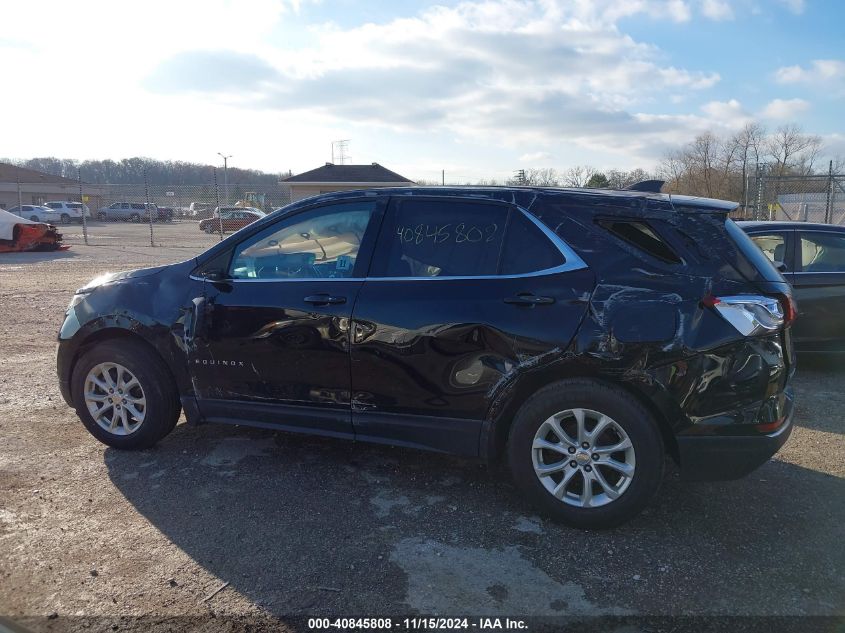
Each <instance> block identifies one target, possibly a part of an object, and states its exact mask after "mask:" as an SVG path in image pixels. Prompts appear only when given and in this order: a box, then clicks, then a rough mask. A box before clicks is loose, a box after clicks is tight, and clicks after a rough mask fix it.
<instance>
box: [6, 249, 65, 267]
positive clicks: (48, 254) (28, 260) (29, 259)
mask: <svg viewBox="0 0 845 633" xmlns="http://www.w3.org/2000/svg"><path fill="white" fill-rule="evenodd" d="M74 257H77V253H74V252H73V247H71V248H70V249H69V250H64V251H27V252H22V253H1V254H0V266H2V265H4V264H37V263H39V262H51V261H55V260H57V259H73V258H74Z"/></svg>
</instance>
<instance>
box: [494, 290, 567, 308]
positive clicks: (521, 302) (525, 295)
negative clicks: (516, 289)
mask: <svg viewBox="0 0 845 633" xmlns="http://www.w3.org/2000/svg"><path fill="white" fill-rule="evenodd" d="M504 302H505V303H509V304H511V305H517V306H528V307H533V306H542V305H550V304H552V303H554V302H555V300H554V297H538V296H536V295H533V294H531V293H530V292H520V293H519V294H517V295H516V296H513V297H505V299H504Z"/></svg>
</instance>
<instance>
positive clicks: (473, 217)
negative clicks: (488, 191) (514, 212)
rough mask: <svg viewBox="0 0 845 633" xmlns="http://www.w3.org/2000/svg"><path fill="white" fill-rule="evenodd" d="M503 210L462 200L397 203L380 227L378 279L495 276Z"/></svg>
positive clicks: (501, 233)
mask: <svg viewBox="0 0 845 633" xmlns="http://www.w3.org/2000/svg"><path fill="white" fill-rule="evenodd" d="M507 217H508V207H506V206H504V205H499V204H490V203H486V202H469V201H463V200H454V201H453V200H426V199H416V200H413V199H410V200H396V201H395V202H394V204H393V206H392V208H391V212H390V213H389V215H388V218H387V219H386V221H385V225H384V228H383V229H382V235H383V236H384V239H383V240H382V245H383V246H382V247H380V248H379V261H378V262H377V263H376V266H375V268H376V271H377V272H376V274H375V276H379V277H483V276H490V275H495V274H496V271H497V269H498V264H499V255H500V252H501V249H502V238H503V236H504V234H505V224H506V222H507Z"/></svg>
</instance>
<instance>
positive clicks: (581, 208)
mask: <svg viewBox="0 0 845 633" xmlns="http://www.w3.org/2000/svg"><path fill="white" fill-rule="evenodd" d="M735 207H736V205H735V204H733V203H728V202H722V201H718V200H708V199H702V198H690V197H685V196H675V195H672V196H671V197H670V196H668V195H663V194H659V193H650V192H648V191H624V192H620V191H600V190H591V191H585V190H578V189H573V190H566V189H563V190H553V189H541V188H528V187H526V188H490V189H481V188H421V187H419V188H417V187H415V188H395V189H376V190H369V191H366V192H362V191H350V192H343V193H332V194H325V195H322V196H317V197H313V198H309V199H307V200H302V201H298V202H296V203H294V204H291V205H289V206H287V207H285V208H283V209H280V210H278V211H276V212H274V213H272V214H270V215H269V216H266V217H263V218H261V219H260V220H257V221H256V222H254V223H253V224H251V225H249V226H248V227H246V228H244V229H243V230H241V231H240V232H238V233H235V234H234V235H232V236H230V237H229V238H227V239H225V240H223V241H221V242H220V243H219V244H217V245H215V246H213V247H212V248H210V249H209V250H207V251H206V252H205V253H203V254H201V255H199V256H198V257H196V258H192V259H190V260H188V261H185V262H182V263H179V264H172V265H169V266H160V267H157V268H148V269H142V270H135V271H129V272H124V273H118V274H111V275H104V276H101V277H98V278H97V279H96V280H94V281H92V282H91V283H89V284H88V285H87V286H85V287H84V288H82V289H81V290H79V291H78V292H77V294H76V295H75V296H74V297H73V299H72V301H71V303H70V306H69V308H68V311H67V314H66V318H65V321H64V324H63V325H62V328H61V332H60V334H59V349H58V363H57V368H58V378H59V385H60V388H61V392H62V395H63V397H64V399H65V400H66V401H67V403H68V404H69V405H71V406H72V407H74V408H75V409H76V413H77V415H78V416H79V417H80V419H81V420H82V423H83V424H84V425H85V427H86V428H87V429H88V431H90V432H91V434H93V435H94V436H95V437H96V438H97V439H98V440H100V441H101V442H104V443H105V444H108V445H109V446H113V447H116V448H121V449H141V448H145V447H149V446H151V445H153V444H155V443H156V442H157V441H159V440H161V439H162V438H164V437H165V436H166V435H167V434H168V433H170V431H172V430H173V428H174V426H175V424H176V421H177V419H178V418H179V415H180V410H184V412H185V416H186V418H187V421H188V423H189V424H203V423H208V422H216V423H229V424H244V425H255V426H260V427H264V428H274V429H281V430H287V431H298V432H305V433H312V434H317V435H329V436H332V437H342V438H350V439H352V438H354V439H357V440H363V441H371V442H379V443H386V444H395V445H400V446H407V447H415V448H424V449H431V450H435V451H441V452H446V453H452V454H457V455H465V456H471V457H481V458H483V459H485V460H494V459H496V458H497V457H498V456H500V455H504V456H506V457H507V460H508V463H509V466H510V470H511V472H512V475H513V477H514V480H515V482H516V484H517V486H518V488H519V490H520V491H521V493H522V494H523V495H524V496H525V497H527V498H528V499H530V500H531V501H533V502H534V503H535V504H536V505H537V506H538V507H539V508H540V509H542V510H543V511H544V512H546V513H547V514H549V515H551V516H552V517H555V518H557V519H559V520H561V521H564V522H566V523H569V524H571V525H575V526H579V527H585V528H601V527H608V526H611V525H616V524H619V523H621V522H623V521H625V520H627V519H630V518H631V517H633V516H634V515H636V514H637V513H638V512H640V511H641V510H642V509H643V508H644V507H645V505H646V504H647V503H648V501H649V499H650V498H651V497H652V495H653V494H654V492H655V491H656V490H657V487H658V485H659V483H660V481H661V478H662V473H663V464H664V454H665V453H669V454H670V455H671V456H672V457H674V458H675V459H676V460H677V461H678V462H679V464H680V469H681V473H682V474H683V475H684V476H685V477H687V478H693V479H732V478H737V477H740V476H743V475H745V474H747V473H748V472H750V471H751V470H753V469H754V468H756V467H757V466H759V465H761V464H762V463H764V462H765V461H767V460H768V459H769V458H770V457H771V455H772V454H773V453H775V452H776V451H777V450H778V449H779V448H780V446H782V445H783V443H784V442H785V441H786V439H787V437H788V436H789V434H790V432H791V429H792V411H793V395H792V388H791V386H790V378H791V376H792V374H793V371H794V364H793V362H794V361H793V354H792V341H791V331H790V325H791V323H792V320H793V318H794V304H793V302H792V295H791V290H790V287H789V284H787V283H786V281H785V280H784V278H783V276H781V274H780V273H779V272H778V271H777V270H776V269H775V268H774V267H773V266H772V264H771V263H770V262H769V261H768V260H767V259H766V258H765V257H763V256H762V255H761V253H760V251H759V250H758V249H757V248H756V247H755V246H754V243H753V242H752V241H751V240H750V239H749V238H748V236H747V235H746V234H745V233H743V232H742V230H741V229H739V228H738V227H737V226H736V224H734V222H733V221H731V220H730V219H728V217H727V214H728V212H729V211H731V210H733V209H734V208H735ZM714 490H715V489H714ZM726 490H727V489H726Z"/></svg>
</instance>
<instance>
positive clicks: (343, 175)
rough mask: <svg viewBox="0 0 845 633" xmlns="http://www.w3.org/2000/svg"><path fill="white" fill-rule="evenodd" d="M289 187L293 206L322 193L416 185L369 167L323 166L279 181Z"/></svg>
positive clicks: (377, 167) (375, 164)
mask: <svg viewBox="0 0 845 633" xmlns="http://www.w3.org/2000/svg"><path fill="white" fill-rule="evenodd" d="M282 184H284V185H287V186H289V187H290V201H291V202H296V201H297V200H302V199H303V198H309V197H311V196H316V195H319V194H321V193H330V192H332V191H349V190H350V189H373V188H376V187H407V186H413V185H414V184H415V183H414V182H413V181H412V180H408V179H407V178H405V177H404V176H400V175H399V174H397V173H396V172H393V171H390V170H389V169H387V168H386V167H382V166H381V165H379V164H378V163H373V164H372V165H335V164H333V163H326V164H325V165H323V166H322V167H318V168H317V169H312V170H311V171H306V172H304V173H301V174H297V175H296V176H290V177H288V178H285V179H284V180H282Z"/></svg>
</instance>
